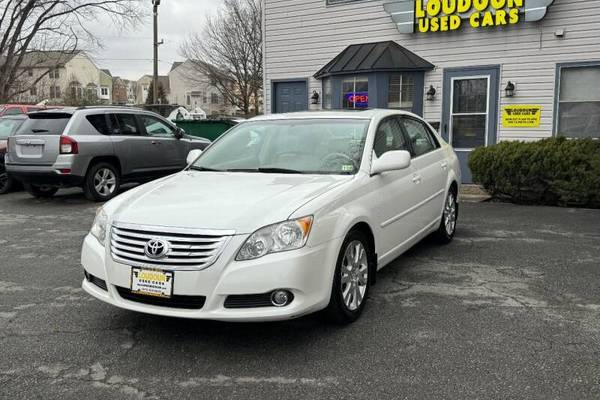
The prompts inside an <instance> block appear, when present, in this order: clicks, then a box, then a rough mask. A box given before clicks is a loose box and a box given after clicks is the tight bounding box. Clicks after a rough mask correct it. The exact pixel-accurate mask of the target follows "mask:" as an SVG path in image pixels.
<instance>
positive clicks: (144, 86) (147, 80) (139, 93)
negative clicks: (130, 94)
mask: <svg viewBox="0 0 600 400" xmlns="http://www.w3.org/2000/svg"><path fill="white" fill-rule="evenodd" d="M151 83H152V75H144V76H142V77H141V78H140V79H138V80H137V82H136V89H135V90H136V92H135V97H136V100H137V104H145V103H146V100H147V99H148V93H149V92H148V90H149V89H150V84H151ZM158 85H159V87H160V86H162V88H163V90H164V92H165V96H166V97H167V99H169V93H170V92H171V85H170V84H169V77H168V76H167V75H159V76H158Z"/></svg>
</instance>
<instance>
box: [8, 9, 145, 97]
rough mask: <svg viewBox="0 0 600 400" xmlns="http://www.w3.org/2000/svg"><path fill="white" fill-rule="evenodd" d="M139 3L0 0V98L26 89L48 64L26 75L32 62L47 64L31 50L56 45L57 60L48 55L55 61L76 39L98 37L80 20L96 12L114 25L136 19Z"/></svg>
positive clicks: (86, 20) (92, 40)
mask: <svg viewBox="0 0 600 400" xmlns="http://www.w3.org/2000/svg"><path fill="white" fill-rule="evenodd" d="M140 4H141V3H140V0H0V103H4V102H7V101H10V100H11V99H13V98H16V97H17V96H18V95H20V94H21V93H24V92H26V91H28V90H30V89H31V88H32V87H34V86H36V85H37V83H38V82H40V81H41V80H42V79H43V78H44V77H45V76H46V75H47V74H48V73H49V72H50V70H51V69H52V68H48V70H47V71H45V72H44V73H42V74H38V75H36V76H35V77H33V78H30V79H27V77H26V75H27V74H28V73H29V72H28V71H29V70H30V69H32V68H35V67H36V62H39V63H40V65H44V66H46V65H47V60H44V59H43V57H30V55H31V54H32V53H36V52H37V53H39V54H42V53H40V52H42V51H45V50H58V52H55V55H56V54H64V59H63V60H61V59H60V57H54V58H53V62H54V60H55V62H56V66H58V65H60V64H62V62H64V61H65V60H67V59H69V58H70V57H71V55H72V54H73V53H74V52H75V51H77V50H78V48H79V47H80V42H82V41H83V42H86V43H88V44H92V45H93V44H98V43H99V41H98V40H97V38H96V37H95V36H94V35H93V33H92V32H91V31H90V30H89V29H87V28H86V24H89V22H90V21H93V20H97V19H98V18H99V17H100V16H105V17H109V18H111V19H112V21H113V22H114V23H115V24H117V25H119V26H125V24H134V23H137V22H139V21H140V18H141V16H142V10H141V8H140ZM32 59H33V60H34V61H33V62H31V60H32ZM26 61H27V63H26V64H27V65H24V62H26ZM24 67H26V68H24ZM24 82H25V83H24Z"/></svg>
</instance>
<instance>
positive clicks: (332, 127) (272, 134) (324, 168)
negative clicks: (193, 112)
mask: <svg viewBox="0 0 600 400" xmlns="http://www.w3.org/2000/svg"><path fill="white" fill-rule="evenodd" d="M368 126H369V121H368V120H363V119H333V118H332V119H290V120H270V121H254V122H245V123H242V124H241V125H239V126H237V127H235V128H233V129H232V130H230V131H229V132H228V133H227V134H226V135H225V136H224V137H222V138H221V139H219V140H218V141H217V142H215V143H214V144H213V145H212V146H211V147H210V148H209V149H208V150H207V151H206V152H205V153H204V154H202V156H201V157H200V158H199V159H198V160H197V161H196V163H195V164H194V165H193V166H192V169H197V170H217V171H239V172H264V173H277V172H282V173H303V174H355V173H356V172H358V170H359V168H360V162H361V158H362V154H363V149H364V147H365V139H366V137H367V129H368Z"/></svg>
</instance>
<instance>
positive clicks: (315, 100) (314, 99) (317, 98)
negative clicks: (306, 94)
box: [310, 90, 321, 104]
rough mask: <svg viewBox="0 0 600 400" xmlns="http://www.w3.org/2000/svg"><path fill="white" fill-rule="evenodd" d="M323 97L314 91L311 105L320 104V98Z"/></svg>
mask: <svg viewBox="0 0 600 400" xmlns="http://www.w3.org/2000/svg"><path fill="white" fill-rule="evenodd" d="M320 97H321V96H319V92H317V91H316V90H313V94H312V96H310V104H319V98H320Z"/></svg>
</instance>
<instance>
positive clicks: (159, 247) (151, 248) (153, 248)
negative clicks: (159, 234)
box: [144, 239, 169, 260]
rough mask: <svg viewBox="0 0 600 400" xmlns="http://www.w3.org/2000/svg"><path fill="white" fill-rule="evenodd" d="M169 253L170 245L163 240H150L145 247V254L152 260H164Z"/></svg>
mask: <svg viewBox="0 0 600 400" xmlns="http://www.w3.org/2000/svg"><path fill="white" fill-rule="evenodd" d="M168 251H169V244H168V243H167V242H165V241H164V240H161V239H150V240H148V242H147V243H146V245H145V246H144V253H146V256H148V257H149V258H152V259H155V260H156V259H159V258H163V257H164V256H166V255H167V253H168Z"/></svg>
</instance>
